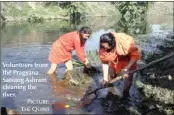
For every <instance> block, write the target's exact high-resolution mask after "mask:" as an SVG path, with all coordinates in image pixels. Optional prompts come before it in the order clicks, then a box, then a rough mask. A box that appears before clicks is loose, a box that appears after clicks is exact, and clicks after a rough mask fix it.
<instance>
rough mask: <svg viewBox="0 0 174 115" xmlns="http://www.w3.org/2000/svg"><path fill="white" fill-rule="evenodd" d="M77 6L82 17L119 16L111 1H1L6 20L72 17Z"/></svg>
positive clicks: (66, 18) (67, 18) (2, 12)
mask: <svg viewBox="0 0 174 115" xmlns="http://www.w3.org/2000/svg"><path fill="white" fill-rule="evenodd" d="M74 7H77V10H75V11H76V12H79V13H80V14H81V16H82V17H107V16H114V15H116V16H117V17H118V15H119V12H118V10H117V9H116V8H115V6H114V5H112V4H110V3H109V2H72V3H69V2H67V3H64V2H1V14H2V16H3V17H4V19H5V20H4V21H6V22H8V21H28V20H37V19H38V20H39V19H40V20H55V19H65V20H69V19H70V14H71V11H72V10H74V9H73V8H74Z"/></svg>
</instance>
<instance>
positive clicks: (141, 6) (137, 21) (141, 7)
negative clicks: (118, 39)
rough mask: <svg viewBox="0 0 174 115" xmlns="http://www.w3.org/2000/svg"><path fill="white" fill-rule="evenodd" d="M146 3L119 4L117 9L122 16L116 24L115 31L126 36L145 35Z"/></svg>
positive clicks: (147, 4)
mask: <svg viewBox="0 0 174 115" xmlns="http://www.w3.org/2000/svg"><path fill="white" fill-rule="evenodd" d="M148 6H149V3H148V2H140V1H139V2H119V3H118V4H117V7H118V9H119V11H120V13H121V15H122V17H121V19H120V21H119V22H118V24H117V29H116V30H117V31H120V29H122V30H121V31H122V32H125V33H128V34H132V35H135V34H146V33H147V25H148V24H147V19H146V18H147V11H148Z"/></svg>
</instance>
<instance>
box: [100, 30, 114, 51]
mask: <svg viewBox="0 0 174 115" xmlns="http://www.w3.org/2000/svg"><path fill="white" fill-rule="evenodd" d="M115 46H116V42H115V37H114V36H113V34H112V33H106V34H103V35H101V36H100V48H102V49H104V50H106V51H108V52H109V51H111V50H112V49H114V48H115Z"/></svg>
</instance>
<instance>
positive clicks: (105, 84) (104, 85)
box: [102, 80, 112, 87]
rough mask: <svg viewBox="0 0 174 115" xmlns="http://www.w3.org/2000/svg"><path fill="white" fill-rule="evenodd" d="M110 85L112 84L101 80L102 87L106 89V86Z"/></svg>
mask: <svg viewBox="0 0 174 115" xmlns="http://www.w3.org/2000/svg"><path fill="white" fill-rule="evenodd" d="M110 85H112V83H110V82H109V81H105V80H103V82H102V86H103V87H107V86H110Z"/></svg>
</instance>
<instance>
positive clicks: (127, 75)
mask: <svg viewBox="0 0 174 115" xmlns="http://www.w3.org/2000/svg"><path fill="white" fill-rule="evenodd" d="M120 75H121V76H122V77H123V79H124V78H128V77H129V73H128V69H122V70H121V72H120Z"/></svg>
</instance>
